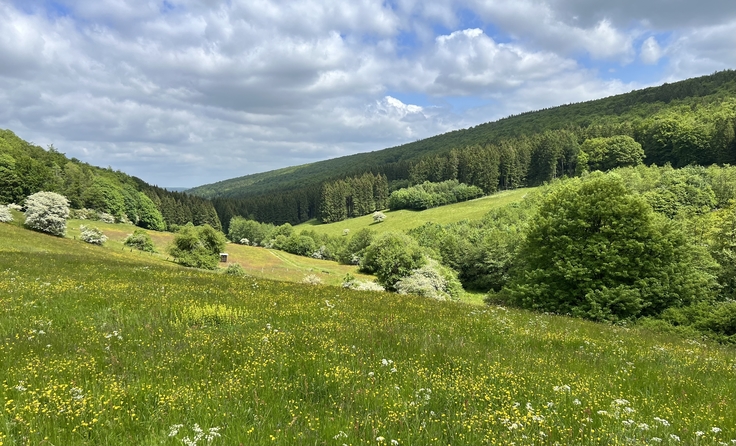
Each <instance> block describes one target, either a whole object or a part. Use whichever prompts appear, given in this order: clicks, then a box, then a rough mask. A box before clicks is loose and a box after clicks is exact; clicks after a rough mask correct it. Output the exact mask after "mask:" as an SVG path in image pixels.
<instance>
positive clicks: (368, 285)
mask: <svg viewBox="0 0 736 446" xmlns="http://www.w3.org/2000/svg"><path fill="white" fill-rule="evenodd" d="M342 287H343V288H350V289H351V290H357V291H386V289H385V288H384V287H382V286H381V285H379V284H378V283H376V282H363V281H361V280H356V279H355V277H353V275H352V274H348V275H346V276H345V278H344V279H343V282H342Z"/></svg>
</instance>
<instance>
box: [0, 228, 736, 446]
mask: <svg viewBox="0 0 736 446" xmlns="http://www.w3.org/2000/svg"><path fill="white" fill-rule="evenodd" d="M147 259H148V260H147ZM735 380H736V354H735V351H734V350H733V349H732V348H727V347H719V346H715V345H711V344H705V343H698V342H693V341H689V342H688V341H684V340H679V339H668V338H664V337H661V336H659V335H653V334H650V333H647V332H645V331H640V330H635V329H627V328H622V327H611V326H606V325H599V324H594V323H589V322H583V321H580V320H574V319H570V318H565V317H558V316H549V315H539V314H532V313H528V312H522V311H515V310H507V309H504V308H500V307H486V308H483V307H480V308H479V307H475V306H469V305H464V304H457V303H441V302H435V301H430V300H425V299H421V298H416V297H411V296H401V295H395V294H388V293H370V292H356V291H349V290H344V289H341V288H336V287H329V286H305V285H299V284H292V283H284V282H272V281H268V280H263V279H257V278H252V277H251V278H238V277H230V276H224V275H218V274H212V273H206V272H199V271H195V270H188V269H183V268H178V267H176V266H169V265H166V264H161V263H158V262H157V261H154V260H150V258H148V257H146V256H138V257H136V256H131V255H130V253H126V252H124V251H122V250H121V251H117V250H107V249H105V248H100V247H96V246H89V245H85V244H83V243H81V242H78V241H74V240H68V239H66V240H65V239H58V238H54V237H50V236H46V235H43V234H38V233H33V232H30V231H26V230H23V229H20V228H17V227H13V226H10V225H0V383H2V387H1V388H0V444H2V445H31V444H32V445H41V444H43V445H120V444H135V445H154V444H155V445H167V444H170V445H176V444H194V443H195V442H196V443H198V444H207V443H208V441H207V437H208V436H209V439H210V441H209V444H213V445H217V444H222V445H232V444H234V445H237V444H248V445H253V444H264V445H265V444H269V445H270V444H282V445H307V444H309V445H314V444H326V445H342V444H348V445H360V444H364V445H369V444H372V445H383V444H385V445H390V444H400V445H424V444H438V445H440V444H441V445H446V444H452V445H479V444H499V445H500V444H503V445H507V444H512V443H515V444H525V445H531V444H540V445H542V444H543V445H554V444H581V445H602V444H649V443H652V444H654V443H656V444H703V445H706V444H707V445H718V444H722V443H726V444H731V443H732V440H736V406H735V403H734V400H733V397H732V396H733V392H734V382H735ZM214 428H216V430H210V429H214ZM198 432H200V433H198ZM185 437H186V439H187V440H188V443H187V442H185V441H184V440H185ZM658 439H659V440H658ZM678 440H679V441H678Z"/></svg>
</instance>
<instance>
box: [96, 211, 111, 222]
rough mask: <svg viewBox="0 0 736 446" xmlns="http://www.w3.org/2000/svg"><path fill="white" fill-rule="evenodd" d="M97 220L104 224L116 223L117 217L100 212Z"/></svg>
mask: <svg viewBox="0 0 736 446" xmlns="http://www.w3.org/2000/svg"><path fill="white" fill-rule="evenodd" d="M97 218H98V219H99V220H100V221H101V222H103V223H115V216H114V215H112V214H108V213H107V212H100V213H99V214H98V217H97Z"/></svg>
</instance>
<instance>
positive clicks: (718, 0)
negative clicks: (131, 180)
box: [0, 0, 736, 186]
mask: <svg viewBox="0 0 736 446" xmlns="http://www.w3.org/2000/svg"><path fill="white" fill-rule="evenodd" d="M726 68H736V2H734V1H733V0H701V1H699V2H692V1H686V0H618V1H616V2H592V1H589V0H547V1H543V2H540V1H536V0H485V1H482V0H477V1H472V0H470V1H465V2H459V1H452V0H433V1H432V2H424V1H418V0H416V1H415V0H395V1H379V0H352V1H350V2H347V1H328V0H308V1H294V2H291V1H290V2H286V1H275V0H273V1H270V0H229V1H215V0H164V1H161V0H95V1H89V0H54V1H52V0H49V1H43V0H0V128H9V129H11V130H13V131H14V132H16V133H17V134H18V135H19V136H20V137H22V138H24V139H27V140H31V141H33V142H35V143H36V144H39V145H42V146H46V145H48V144H51V143H53V144H54V146H56V147H57V148H58V149H59V150H60V151H62V152H64V153H66V154H67V155H68V156H70V157H77V158H79V159H81V160H83V161H86V162H89V163H91V164H94V165H99V166H103V167H106V166H112V167H113V168H114V169H120V170H122V171H125V172H127V173H130V174H132V175H135V176H138V177H140V178H142V179H144V180H145V181H147V182H149V183H153V184H158V185H161V186H196V185H200V184H204V183H210V182H214V181H219V180H223V179H227V178H232V177H236V176H241V175H245V174H249V173H255V172H262V171H266V170H271V169H276V168H279V167H285V166H290V165H295V164H303V163H308V162H313V161H317V160H322V159H327V158H333V157H337V156H342V155H348V154H352V153H356V152H362V151H370V150H379V149H382V148H386V147H391V146H395V145H398V144H402V143H405V142H409V141H414V140H416V139H420V138H425V137H428V136H432V135H435V134H438V133H443V132H446V131H448V130H453V129H457V128H463V127H468V126H472V125H477V124H479V123H482V122H488V121H491V120H495V119H498V118H501V117H504V116H507V115H509V114H511V113H518V112H521V111H527V110H533V109H539V108H542V107H548V106H554V105H559V104H563V103H569V102H577V101H583V100H588V99H595V98H600V97H605V96H610V95H612V94H617V93H622V92H627V91H630V90H632V89H635V88H641V87H645V86H649V85H655V84H659V83H662V82H671V81H675V80H680V79H685V78H688V77H693V76H699V75H703V74H709V73H712V72H713V71H716V70H722V69H726Z"/></svg>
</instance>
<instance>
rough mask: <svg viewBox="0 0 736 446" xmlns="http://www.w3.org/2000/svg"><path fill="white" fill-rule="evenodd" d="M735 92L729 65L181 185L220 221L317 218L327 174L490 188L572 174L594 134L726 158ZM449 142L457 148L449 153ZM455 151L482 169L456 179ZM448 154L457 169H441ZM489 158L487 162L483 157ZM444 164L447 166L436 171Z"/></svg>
mask: <svg viewBox="0 0 736 446" xmlns="http://www.w3.org/2000/svg"><path fill="white" fill-rule="evenodd" d="M735 98H736V71H733V70H727V71H722V72H717V73H714V74H712V75H709V76H703V77H699V78H694V79H688V80H684V81H681V82H676V83H671V84H664V85H661V86H658V87H651V88H646V89H643V90H637V91H632V92H630V93H626V94H621V95H617V96H612V97H609V98H605V99H599V100H594V101H588V102H582V103H577V104H568V105H562V106H558V107H554V108H549V109H544V110H539V111H534V112H528V113H523V114H520V115H515V116H510V117H507V118H503V119H500V120H498V121H495V122H490V123H485V124H481V125H478V126H475V127H471V128H468V129H462V130H456V131H452V132H448V133H445V134H442V135H438V136H434V137H431V138H427V139H424V140H420V141H416V142H412V143H408V144H404V145H401V146H397V147H392V148H388V149H384V150H380V151H375V152H370V153H361V154H356V155H351V156H346V157H341V158H335V159H331V160H326V161H321V162H317V163H312V164H305V165H302V166H295V167H289V168H284V169H279V170H274V171H271V172H265V173H259V174H254V175H248V176H244V177H240V178H234V179H230V180H226V181H221V182H219V183H214V184H210V185H204V186H200V187H196V188H194V189H191V190H190V191H189V192H190V193H193V194H195V195H199V196H202V197H207V198H214V199H215V200H214V204H215V208H216V209H217V212H218V214H219V216H220V219H221V220H222V222H223V224H225V225H226V224H227V221H229V218H230V217H232V216H233V215H243V216H250V217H253V218H255V219H258V220H261V221H271V222H275V223H283V222H291V223H298V222H301V221H305V220H306V219H309V218H314V217H319V215H320V207H321V205H322V197H321V195H322V193H323V185H324V184H326V183H331V182H335V181H337V180H340V179H350V178H353V177H358V176H361V175H362V174H364V173H368V172H370V173H373V174H382V175H384V176H385V177H386V178H387V179H388V181H389V183H390V184H392V185H395V184H405V183H408V182H411V183H416V182H417V181H419V182H421V181H423V180H430V181H443V180H447V179H458V180H460V181H466V182H468V183H469V184H474V183H478V182H483V183H485V184H484V185H481V184H476V185H478V186H480V187H482V188H483V189H484V190H485V191H486V192H487V193H490V192H493V191H494V190H496V189H502V188H512V187H517V186H523V185H534V184H539V183H541V182H543V181H547V180H550V179H552V178H555V177H556V176H560V175H566V174H574V173H575V169H576V162H577V153H578V151H579V145H581V144H582V143H583V142H584V141H585V140H586V139H590V138H595V137H612V136H616V135H625V136H629V137H631V138H633V139H635V140H636V141H637V142H639V143H640V144H641V145H642V147H643V148H644V151H645V152H646V159H645V162H646V163H656V164H663V163H666V162H670V163H672V164H673V165H687V164H691V163H701V164H710V163H734V161H736V157H735V156H734V153H733V152H734V151H733V150H731V148H730V145H731V144H732V143H733V127H734V106H733V103H734V101H735V100H736V99H735ZM453 149H454V151H455V152H456V153H455V155H450V154H451V151H453ZM469 151H470V152H473V153H470V152H469ZM463 156H465V162H467V163H470V164H471V165H475V164H477V162H478V161H480V160H481V159H482V161H483V164H486V165H485V167H483V169H484V172H465V174H466V175H465V178H460V177H461V176H462V175H463V173H462V172H461V171H462V163H463ZM448 157H449V158H448ZM455 159H457V160H458V162H459V163H460V165H461V168H460V171H458V169H457V167H455V168H454V170H453V168H452V166H450V168H449V169H448V168H447V167H448V165H447V163H448V162H449V163H450V164H452V163H453V162H455V161H454V160H455ZM489 159H490V160H491V161H490V164H493V165H490V164H488V160H489ZM443 160H444V161H443ZM448 160H449V161H448ZM443 163H444V166H443ZM443 168H444V169H445V173H438V172H439V171H440V170H442V169H443ZM488 169H490V173H489V171H488ZM471 170H472V169H471ZM432 171H434V173H433V172H432ZM489 175H490V177H489ZM481 177H485V178H482V179H480V178H481ZM409 180H410V181H409ZM397 181H398V182H397ZM393 188H394V187H392V189H393Z"/></svg>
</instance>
